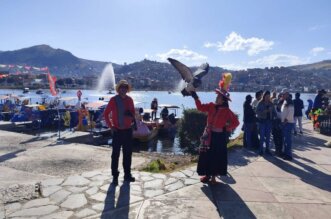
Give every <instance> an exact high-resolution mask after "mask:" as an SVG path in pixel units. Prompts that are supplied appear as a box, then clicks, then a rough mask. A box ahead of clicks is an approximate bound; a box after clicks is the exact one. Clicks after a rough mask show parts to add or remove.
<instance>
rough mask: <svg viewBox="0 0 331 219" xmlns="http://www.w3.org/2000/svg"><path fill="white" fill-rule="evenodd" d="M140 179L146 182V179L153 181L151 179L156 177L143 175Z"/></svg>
mask: <svg viewBox="0 0 331 219" xmlns="http://www.w3.org/2000/svg"><path fill="white" fill-rule="evenodd" d="M140 179H141V181H144V182H146V181H151V180H153V179H154V178H153V177H151V176H142V177H140Z"/></svg>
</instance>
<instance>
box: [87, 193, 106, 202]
mask: <svg viewBox="0 0 331 219" xmlns="http://www.w3.org/2000/svg"><path fill="white" fill-rule="evenodd" d="M106 197H107V194H106V193H103V192H98V193H97V194H94V195H92V196H91V197H90V199H93V200H96V201H99V202H103V201H105V200H106Z"/></svg>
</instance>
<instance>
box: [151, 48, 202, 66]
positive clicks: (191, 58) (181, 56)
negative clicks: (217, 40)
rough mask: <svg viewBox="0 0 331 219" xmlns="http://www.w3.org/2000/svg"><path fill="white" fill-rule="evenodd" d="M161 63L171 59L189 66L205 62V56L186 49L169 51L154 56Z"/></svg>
mask: <svg viewBox="0 0 331 219" xmlns="http://www.w3.org/2000/svg"><path fill="white" fill-rule="evenodd" d="M156 57H158V58H159V59H160V60H161V61H166V60H167V58H169V57H171V58H174V59H178V60H180V61H183V62H188V63H189V64H201V62H205V61H206V60H207V58H208V57H207V56H204V55H201V54H199V53H197V52H194V51H192V50H188V49H170V50H169V51H168V52H165V53H159V54H156Z"/></svg>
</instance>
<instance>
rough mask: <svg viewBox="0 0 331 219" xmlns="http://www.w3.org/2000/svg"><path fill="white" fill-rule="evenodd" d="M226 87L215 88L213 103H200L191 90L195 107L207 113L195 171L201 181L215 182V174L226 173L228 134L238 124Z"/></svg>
mask: <svg viewBox="0 0 331 219" xmlns="http://www.w3.org/2000/svg"><path fill="white" fill-rule="evenodd" d="M226 90H227V89H225V88H223V87H220V88H217V89H216V90H215V91H216V94H217V97H216V100H215V103H212V102H211V103H208V104H202V103H201V101H200V100H199V97H198V95H197V94H196V93H195V92H192V97H193V98H194V100H195V104H196V107H197V109H198V110H199V111H202V112H206V113H207V125H206V129H205V132H204V134H203V136H202V141H203V145H202V147H201V148H200V154H199V161H198V166H197V172H198V174H199V175H200V176H203V177H201V178H200V181H201V182H203V183H207V182H211V183H213V184H215V183H216V179H215V177H216V176H217V175H226V174H227V166H228V158H227V143H228V141H229V139H228V138H229V134H228V133H230V132H232V131H233V130H234V129H235V128H236V127H237V126H238V125H239V121H238V119H237V116H236V115H235V114H234V113H233V112H232V111H231V110H230V108H229V104H228V101H231V100H230V95H229V93H228V92H227V91H226Z"/></svg>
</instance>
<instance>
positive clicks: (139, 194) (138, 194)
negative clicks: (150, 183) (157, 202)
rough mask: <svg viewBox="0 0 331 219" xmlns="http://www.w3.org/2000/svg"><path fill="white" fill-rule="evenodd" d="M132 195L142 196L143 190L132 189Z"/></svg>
mask: <svg viewBox="0 0 331 219" xmlns="http://www.w3.org/2000/svg"><path fill="white" fill-rule="evenodd" d="M130 195H136V196H141V195H142V191H135V190H132V191H130Z"/></svg>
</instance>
